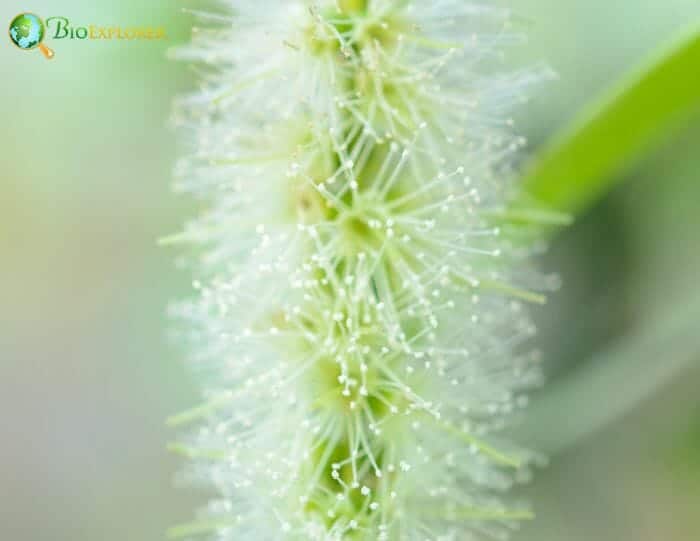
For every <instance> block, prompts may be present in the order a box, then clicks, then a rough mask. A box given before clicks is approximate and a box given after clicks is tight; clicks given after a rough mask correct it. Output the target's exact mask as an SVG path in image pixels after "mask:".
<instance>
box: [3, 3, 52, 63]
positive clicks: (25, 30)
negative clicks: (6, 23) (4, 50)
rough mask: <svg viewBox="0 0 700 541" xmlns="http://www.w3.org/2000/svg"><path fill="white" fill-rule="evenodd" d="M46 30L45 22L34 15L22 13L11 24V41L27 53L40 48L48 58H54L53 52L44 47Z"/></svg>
mask: <svg viewBox="0 0 700 541" xmlns="http://www.w3.org/2000/svg"><path fill="white" fill-rule="evenodd" d="M45 33H46V30H45V28H44V22H43V21H42V20H41V19H40V18H39V17H37V16H36V15H34V14H33V13H20V14H19V15H17V17H15V18H14V19H12V22H11V23H10V39H11V40H12V42H13V43H14V44H15V45H17V47H19V48H20V49H24V50H25V51H28V50H31V49H35V48H37V47H39V49H40V50H41V52H42V53H44V56H45V57H46V58H51V57H53V51H52V50H51V49H49V48H48V47H46V46H45V45H43V44H42V43H41V41H42V40H43V39H44V34H45Z"/></svg>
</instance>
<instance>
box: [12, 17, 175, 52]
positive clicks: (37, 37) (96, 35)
mask: <svg viewBox="0 0 700 541" xmlns="http://www.w3.org/2000/svg"><path fill="white" fill-rule="evenodd" d="M9 32H10V40H11V41H12V43H14V44H15V45H16V46H17V47H19V48H20V49H22V50H24V51H31V50H33V49H39V50H40V51H41V52H42V53H43V54H44V56H45V57H46V58H49V59H50V58H53V57H54V52H53V50H52V49H50V48H49V47H47V46H46V45H44V43H43V41H44V39H45V38H47V37H48V38H51V39H54V40H59V39H71V40H74V39H77V40H114V39H117V40H143V39H146V40H160V39H165V37H166V33H165V29H164V28H163V27H162V26H159V27H153V26H128V27H123V26H104V25H97V24H88V25H82V26H77V25H73V24H71V21H70V20H68V18H67V17H49V18H48V19H46V21H43V20H42V19H41V17H39V16H38V15H35V14H34V13H20V14H19V15H17V16H16V17H15V18H14V19H12V22H11V23H10V31H9Z"/></svg>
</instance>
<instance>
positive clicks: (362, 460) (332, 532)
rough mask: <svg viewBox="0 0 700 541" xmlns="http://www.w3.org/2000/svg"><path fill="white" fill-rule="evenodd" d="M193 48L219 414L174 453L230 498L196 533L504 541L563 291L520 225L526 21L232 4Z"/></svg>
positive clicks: (349, 5) (194, 165) (205, 347)
mask: <svg viewBox="0 0 700 541" xmlns="http://www.w3.org/2000/svg"><path fill="white" fill-rule="evenodd" d="M229 2H230V6H229V7H230V11H231V15H212V14H200V15H201V16H202V17H203V19H205V20H206V21H207V23H206V24H207V28H206V29H197V30H196V32H195V34H194V39H193V43H192V44H191V45H190V46H188V47H186V48H184V49H182V50H180V51H178V55H179V56H180V57H181V58H184V59H186V60H191V61H196V62H197V65H198V66H199V67H200V68H201V70H202V76H201V77H202V88H201V91H199V92H198V93H196V94H195V95H193V96H191V97H188V98H186V99H183V100H182V102H181V104H180V106H179V107H178V110H177V115H176V120H177V122H178V124H179V125H181V126H183V127H184V128H186V129H185V133H186V134H187V137H188V138H189V140H188V143H189V147H190V150H191V152H190V153H189V154H188V155H187V157H185V158H184V159H183V160H182V161H181V163H180V164H179V166H178V187H179V188H181V189H182V190H185V191H189V192H192V193H194V194H195V195H196V196H198V197H201V198H202V199H203V200H204V201H205V204H206V210H205V211H204V213H203V214H202V216H200V217H199V218H198V219H197V220H195V221H193V222H191V223H190V224H188V225H187V227H186V228H185V230H184V231H183V233H181V234H180V235H177V236H176V237H174V238H173V239H171V240H177V241H182V242H190V243H194V244H195V245H196V246H197V254H198V255H197V256H196V257H195V259H194V260H195V263H196V264H195V265H194V267H195V271H194V272H195V273H196V274H197V281H196V282H195V289H196V292H197V294H196V297H195V299H193V300H192V301H191V302H185V303H182V304H180V305H178V306H177V307H176V308H175V311H176V312H177V315H178V316H179V317H183V318H186V320H187V321H188V322H189V324H188V325H189V326H188V335H189V337H190V338H191V339H192V341H193V342H194V344H195V346H194V348H193V349H194V353H193V364H194V366H195V367H196V370H197V371H198V373H199V376H200V377H201V380H202V382H203V385H204V389H205V401H204V403H203V404H202V405H200V406H198V407H196V408H194V409H192V410H191V411H188V412H184V413H182V414H181V415H178V416H176V417H174V418H173V419H172V421H173V423H174V424H183V423H187V422H192V421H196V422H198V423H199V427H200V428H198V429H196V430H194V431H193V432H191V433H190V436H189V438H188V439H186V440H185V441H183V442H182V443H180V444H177V445H175V446H173V448H174V449H175V450H177V451H179V452H181V453H183V454H185V455H187V456H189V457H191V458H192V459H193V474H194V475H195V477H196V478H199V479H203V480H205V481H207V482H208V483H212V484H213V485H215V486H216V488H217V490H218V491H219V493H220V497H219V498H218V499H217V500H215V501H213V502H211V504H210V505H209V506H208V508H207V509H205V510H203V512H202V516H201V518H200V520H199V521H198V522H195V523H193V524H190V525H187V526H183V527H182V528H176V529H174V530H173V535H174V536H176V537H178V536H179V537H184V538H190V537H192V538H194V537H195V536H196V535H199V534H203V535H208V536H209V537H210V538H212V539H217V540H220V541H233V540H236V541H238V540H244V539H250V540H255V541H258V540H259V541H266V540H278V539H289V540H300V541H301V540H304V541H306V540H311V541H335V540H338V541H340V540H358V541H360V540H362V541H365V540H367V541H369V540H385V541H393V540H397V541H398V540H401V541H403V540H407V541H409V540H410V541H413V540H415V541H419V540H420V541H426V540H433V541H438V540H439V541H449V540H455V541H456V540H458V539H459V540H463V539H464V540H467V539H469V540H471V539H473V540H476V539H482V538H494V539H501V538H502V537H503V536H505V535H506V534H507V532H508V531H509V530H511V529H512V528H513V526H514V525H515V524H517V521H518V520H519V519H524V518H527V517H528V516H529V513H528V512H527V511H526V510H523V509H521V508H516V509H514V510H513V509H508V508H506V507H504V506H503V504H502V503H500V501H499V499H498V497H497V493H498V492H501V491H503V490H506V489H508V488H509V487H510V486H511V485H512V484H513V482H516V481H523V480H526V479H527V477H528V474H527V463H528V462H529V461H530V459H531V458H532V457H530V456H529V455H528V454H527V453H525V452H523V451H521V450H519V449H516V448H514V447H513V446H511V445H508V444H505V443H503V442H500V441H498V440H497V435H496V432H497V431H498V430H500V429H502V428H503V426H504V424H505V419H506V418H507V417H508V416H509V415H510V414H512V413H514V412H515V411H517V410H519V409H521V408H522V407H524V406H525V404H526V400H527V399H526V395H525V392H526V391H527V390H528V389H530V388H531V387H532V386H533V385H536V384H537V383H538V382H539V380H540V375H539V370H538V357H537V354H536V353H532V352H530V351H528V350H527V348H526V347H523V343H524V342H525V341H526V340H527V339H528V338H529V337H530V336H531V335H532V334H533V332H534V328H533V325H532V323H531V322H530V320H529V319H528V316H527V313H526V310H525V308H524V306H523V301H528V300H538V299H539V298H540V295H539V294H538V293H534V292H532V290H534V289H538V288H539V289H543V288H546V287H547V285H548V284H547V280H544V279H542V278H541V277H539V276H538V275H537V274H536V273H533V272H531V271H529V270H528V269H526V268H523V267H522V262H521V261H522V259H523V257H524V256H526V255H528V253H529V248H527V246H526V243H524V242H523V239H522V238H521V235H520V234H519V231H518V227H514V226H513V225H512V224H511V225H509V222H508V221H507V220H505V219H504V208H505V205H506V203H507V201H508V197H509V195H510V194H512V191H513V187H512V186H511V185H510V184H509V183H508V178H509V177H510V176H511V175H510V171H509V169H508V162H509V157H510V156H512V155H513V154H514V153H515V152H516V151H517V150H518V149H519V148H520V147H521V146H522V144H523V141H522V140H521V139H520V138H518V137H515V136H514V135H512V134H511V132H510V126H511V124H512V121H511V120H510V118H509V117H508V114H509V111H510V109H512V108H513V107H514V106H515V105H518V104H520V103H522V102H523V101H525V97H526V94H527V92H528V88H529V87H530V85H531V83H533V82H535V81H537V80H538V79H539V78H541V76H542V74H541V73H540V72H539V71H537V70H523V71H522V72H516V73H502V72H499V65H500V55H501V51H502V49H503V48H504V47H505V46H508V45H510V44H512V43H517V40H519V39H520V38H519V36H518V35H517V34H515V33H514V32H513V30H512V29H511V28H510V25H509V18H508V13H507V12H505V11H503V10H500V9H497V8H494V7H490V6H488V5H483V4H477V3H472V2H465V1H464V0H436V1H433V2H425V1H423V0H236V1H235V2H234V1H232V0H229Z"/></svg>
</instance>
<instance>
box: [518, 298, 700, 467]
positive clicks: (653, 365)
mask: <svg viewBox="0 0 700 541" xmlns="http://www.w3.org/2000/svg"><path fill="white" fill-rule="evenodd" d="M699 320H700V294H698V293H696V294H694V295H691V296H689V298H688V299H687V301H686V302H685V303H684V304H683V305H682V306H674V307H672V308H670V309H668V311H666V312H664V313H660V314H656V315H655V317H654V318H653V319H651V320H649V321H647V322H646V323H644V324H642V325H640V326H639V327H638V328H636V329H634V330H632V331H630V333H629V334H628V335H626V336H623V337H622V338H620V340H619V341H618V342H617V343H616V344H613V345H612V346H610V347H609V348H608V349H606V350H604V351H601V352H599V353H597V354H596V355H595V356H594V358H592V359H590V360H588V361H586V362H585V363H582V365H581V366H580V367H579V368H578V369H576V370H574V372H573V373H571V374H570V375H568V376H567V377H566V378H565V379H564V380H562V381H559V382H556V383H553V384H552V385H551V386H549V387H548V389H547V390H546V391H543V392H542V394H540V395H539V396H537V397H536V399H535V400H534V402H533V404H532V405H531V407H530V408H529V410H528V415H527V417H526V418H525V420H524V422H523V424H522V425H521V426H519V427H518V430H517V432H518V437H519V438H521V439H522V441H528V442H530V443H531V444H532V445H533V446H534V447H535V448H536V449H539V450H541V451H543V452H546V453H548V454H557V453H560V452H562V451H564V450H566V449H567V448H569V447H571V446H573V445H575V444H576V443H578V442H579V441H581V440H583V439H585V438H587V437H589V436H590V435H591V434H593V433H594V432H596V431H597V430H599V429H601V428H603V427H605V426H607V425H609V424H612V423H614V422H615V421H616V420H618V419H620V418H621V417H622V416H624V415H625V414H626V413H628V412H629V411H631V410H632V409H634V408H635V407H636V406H637V405H638V404H639V403H641V402H643V401H644V400H646V399H647V398H649V397H651V396H653V395H654V394H655V393H657V392H658V391H659V389H661V388H663V387H665V386H667V385H669V384H670V383H672V382H673V381H676V380H678V378H681V377H683V374H684V373H686V372H687V371H688V370H689V369H693V368H697V367H698V366H700V333H698V321H699ZM562 412H568V414H567V415H564V414H562Z"/></svg>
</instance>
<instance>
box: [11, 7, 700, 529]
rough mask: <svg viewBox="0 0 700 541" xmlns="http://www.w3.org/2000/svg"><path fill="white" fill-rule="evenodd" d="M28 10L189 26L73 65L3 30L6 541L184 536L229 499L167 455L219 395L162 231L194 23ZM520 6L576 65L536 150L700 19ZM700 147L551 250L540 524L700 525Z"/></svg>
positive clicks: (682, 141) (646, 173)
mask: <svg viewBox="0 0 700 541" xmlns="http://www.w3.org/2000/svg"><path fill="white" fill-rule="evenodd" d="M11 4H12V5H9V6H8V5H7V3H4V4H3V5H2V7H0V21H7V23H9V21H10V20H11V19H12V18H13V17H14V15H16V14H17V12H19V11H21V10H31V11H33V12H36V13H37V14H39V15H41V16H43V17H49V16H53V15H62V16H65V17H68V18H69V19H70V20H71V21H74V22H75V23H76V24H78V23H81V24H90V23H96V24H105V25H106V24H120V25H123V26H128V25H134V24H137V25H154V26H158V25H164V26H166V28H167V30H168V35H169V39H168V40H167V41H166V42H116V41H115V42H80V41H77V40H75V41H72V42H71V41H68V40H64V41H54V42H52V43H49V45H50V46H52V47H53V48H54V49H55V51H56V58H55V59H54V60H52V61H50V62H49V61H46V60H44V58H43V57H42V55H41V54H40V53H39V52H38V51H33V52H23V51H19V50H18V49H16V48H15V47H14V46H13V45H12V44H11V43H10V42H9V39H7V40H5V43H4V44H2V45H0V66H2V71H3V81H4V84H3V85H2V87H1V88H0V119H2V130H3V131H2V137H1V138H0V143H1V146H0V171H1V173H0V182H1V186H2V191H0V539H2V540H5V539H7V540H12V541H43V540H56V539H60V540H64V539H65V540H68V541H97V540H99V541H111V540H115V541H116V540H123V539H129V540H130V541H147V540H148V541H152V540H155V539H162V538H163V537H164V532H165V530H166V528H167V527H168V526H170V525H172V524H174V523H178V522H181V521H183V520H187V519H188V518H189V517H190V515H191V512H192V509H193V508H194V507H195V506H196V505H198V504H200V503H202V502H203V501H205V499H206V494H205V493H204V492H198V491H197V490H196V489H193V488H191V487H188V488H182V487H177V486H176V485H177V471H178V469H179V467H180V465H181V463H180V460H179V459H178V458H175V457H172V456H170V455H168V454H167V452H166V451H165V445H166V442H167V441H169V440H170V439H172V438H173V436H174V434H173V433H172V432H170V431H169V430H168V429H166V428H165V426H164V422H163V420H164V418H165V417H166V416H167V415H169V414H172V413H174V412H177V411H179V410H181V409H185V408H187V407H188V406H190V405H192V404H193V403H194V401H195V400H196V396H197V393H196V389H195V385H194V382H193V381H191V379H190V378H189V376H188V373H187V370H186V367H184V366H183V363H182V359H183V354H182V352H180V351H178V350H177V348H175V347H173V346H171V345H169V342H168V340H167V338H166V335H167V329H168V327H169V323H168V321H167V318H166V316H165V307H166V305H167V303H168V301H169V300H172V299H175V298H178V297H181V296H183V294H184V293H185V292H186V291H187V290H188V287H189V285H188V279H187V275H186V273H183V272H178V271H177V270H176V269H175V260H176V257H177V253H176V252H174V251H170V250H166V249H163V248H158V247H157V246H156V239H157V238H158V237H160V236H163V235H166V234H169V233H172V232H174V231H177V230H178V229H179V227H180V224H181V223H182V222H183V221H184V220H185V219H186V217H188V216H189V215H191V214H192V213H194V205H193V204H192V203H191V202H190V201H187V200H184V199H183V198H177V197H175V196H174V195H172V192H171V189H170V183H171V179H170V172H171V168H172V166H173V163H174V160H175V157H176V142H175V134H174V133H173V131H172V129H171V128H170V127H169V125H168V116H169V111H170V107H171V101H172V99H173V97H174V96H175V95H177V94H179V93H181V92H183V91H186V90H187V89H189V88H192V87H193V86H194V84H195V83H194V81H195V74H194V72H193V71H192V70H191V69H190V68H189V67H188V66H186V65H183V64H177V63H174V62H170V61H168V60H166V58H165V55H166V50H167V48H168V47H171V46H173V45H176V44H178V43H181V42H184V41H186V40H187V39H188V35H189V31H190V27H191V25H192V20H191V18H190V17H189V16H188V15H187V14H184V13H182V11H181V9H180V8H181V7H182V6H183V5H184V3H180V2H173V1H166V0H153V1H151V2H143V1H136V0H122V1H120V2H117V1H115V0H103V1H100V2H91V1H88V0H63V1H61V2H56V1H48V0H33V1H32V2H31V4H29V5H22V6H21V7H16V6H15V5H14V3H11ZM189 4H190V5H196V4H197V3H196V2H195V1H193V2H191V3H189ZM517 9H518V11H519V13H521V14H522V15H523V16H524V17H525V21H524V22H523V23H522V24H525V25H526V26H527V30H528V32H529V33H530V34H531V41H530V44H529V45H528V46H527V47H525V48H521V49H519V50H518V51H516V52H514V53H513V54H512V56H511V58H510V59H509V61H511V60H512V61H513V62H520V61H528V62H530V61H533V60H545V61H546V62H548V63H549V64H551V65H552V66H553V67H554V68H555V70H556V71H557V72H558V73H559V75H560V80H559V81H556V82H554V83H551V84H549V85H548V86H547V88H545V89H544V92H543V93H542V94H541V95H540V96H539V97H538V99H537V100H536V101H535V102H534V103H532V104H531V105H530V106H528V107H527V109H526V110H524V111H522V112H521V114H520V118H519V120H518V125H519V127H520V130H521V131H523V132H524V133H525V134H527V135H528V136H529V138H530V142H531V150H533V151H534V150H536V149H537V147H538V146H539V145H540V144H541V143H542V142H544V140H546V139H547V138H548V137H549V136H551V134H552V133H553V132H554V131H555V130H556V129H558V128H559V127H561V126H562V125H564V124H565V123H566V122H567V121H568V120H569V119H570V118H571V117H572V116H573V115H574V113H575V112H576V111H577V110H578V108H579V107H580V106H581V105H583V104H584V103H585V102H586V101H587V100H589V99H590V98H592V97H593V96H594V95H595V94H596V93H597V92H599V91H600V90H602V89H603V88H605V87H606V86H607V85H608V84H609V83H610V82H611V81H613V80H615V79H616V78H617V77H619V76H620V75H622V74H623V73H624V72H625V71H627V70H628V69H629V68H631V67H632V66H634V65H635V64H636V63H637V62H638V61H639V60H641V59H642V58H643V57H644V56H645V55H646V54H647V53H648V52H649V51H651V50H653V49H654V48H655V47H656V46H657V45H659V44H660V43H662V42H664V41H665V40H667V39H668V38H669V37H670V36H672V35H673V34H675V33H676V32H677V31H678V30H679V29H680V28H681V27H682V26H684V25H685V24H686V23H687V22H689V21H691V20H694V19H698V18H700V3H698V2H697V0H663V1H661V0H657V1H648V2H639V1H638V0H617V1H615V2H609V1H603V0H587V1H583V0H561V1H557V2H554V1H552V0H520V1H518V2H517ZM2 24H4V23H2ZM640 113H641V112H640ZM698 141H700V120H699V119H695V121H694V122H693V125H692V126H690V127H689V128H687V129H685V130H684V131H683V132H681V133H679V134H677V135H676V136H675V137H674V138H673V139H672V140H670V141H668V142H667V143H666V144H665V145H664V146H663V147H662V148H660V149H658V150H656V151H655V152H654V153H653V154H651V155H649V156H647V157H646V158H645V159H644V160H643V161H642V162H641V163H638V164H636V165H635V166H634V167H630V168H629V170H628V171H627V172H626V173H625V178H624V179H623V180H624V182H622V183H620V184H619V186H618V187H617V188H616V189H615V190H614V191H613V192H612V193H611V194H609V196H608V197H606V198H605V199H604V200H603V201H601V202H600V203H598V204H597V205H596V206H595V208H593V209H592V210H591V211H590V212H588V213H587V214H586V215H585V216H584V217H582V218H581V219H580V220H579V221H578V222H577V223H576V225H575V226H574V227H572V228H570V229H569V230H567V231H566V232H564V233H563V234H561V235H559V236H558V237H557V238H556V239H555V241H554V243H553V245H552V248H551V250H550V252H549V253H548V255H547V256H546V257H544V258H543V265H544V266H545V267H546V268H547V269H549V270H556V271H558V272H559V273H560V275H561V277H562V280H563V283H564V287H563V288H562V290H561V292H559V293H558V294H557V295H555V296H554V297H553V298H552V300H551V302H550V303H549V304H548V305H547V306H546V307H545V308H544V309H541V310H538V314H537V317H538V319H539V322H540V329H541V331H540V338H539V340H540V341H541V344H542V348H543V349H544V350H545V353H546V357H547V359H548V361H547V362H548V365H547V366H548V371H549V375H550V376H549V379H550V383H549V385H548V387H547V388H546V389H545V390H544V391H543V392H542V393H541V396H540V398H539V401H538V399H537V397H536V398H535V400H533V401H534V402H535V404H534V407H533V408H532V411H531V415H530V417H529V419H528V421H527V423H526V426H525V427H524V428H522V429H521V430H522V431H523V432H524V433H525V434H524V436H525V437H528V438H530V439H531V440H532V441H533V442H535V444H536V445H537V446H539V447H540V448H542V449H543V450H544V451H547V452H549V454H550V456H551V463H550V466H549V467H548V468H546V469H544V470H542V471H540V472H538V475H537V477H536V482H535V483H534V484H533V485H532V486H531V487H529V488H528V489H527V490H526V491H525V492H526V494H527V497H528V498H530V499H531V500H532V501H533V502H534V505H535V507H536V509H537V512H538V518H537V520H536V521H534V522H533V523H531V524H528V525H526V526H525V528H524V532H523V534H522V537H521V539H524V540H527V541H530V540H532V541H535V540H537V541H550V540H551V541H559V540H564V539H565V540H567V541H578V540H589V539H598V540H605V541H627V540H629V541H645V540H649V541H652V540H653V541H657V540H669V541H676V540H677V541H688V540H691V539H698V538H700V516H698V514H697V512H696V511H697V509H698V507H699V506H700V392H699V391H698V388H699V387H700V386H699V383H700V336H699V337H696V336H695V334H698V335H700V332H697V333H696V332H695V328H698V331H700V310H698V307H699V306H700V284H698V277H700V241H699V234H700V174H699V171H700V153H698ZM572 174H575V172H572ZM696 316H697V317H698V319H696ZM674 318H675V319H674ZM667 321H671V323H670V324H669V325H670V330H668V332H666V331H665V330H664V329H666V327H665V325H666V324H665V323H664V322H667ZM664 333H665V334H664ZM659 334H660V335H661V336H660V337H659V336H657V335H659ZM608 363H609V366H610V367H611V368H609V369H608ZM605 370H612V372H611V374H610V375H609V376H608V375H606V374H607V372H605ZM601 374H602V376H601ZM596 378H597V379H596ZM601 378H603V379H604V383H607V385H606V384H600V381H601ZM596 382H597V383H596ZM559 389H562V391H561V392H560V391H558V390H559ZM577 393H578V394H577ZM572 396H573V397H574V398H573V399H572ZM572 400H574V402H572ZM572 404H574V405H575V406H576V407H575V408H574V407H572Z"/></svg>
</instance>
